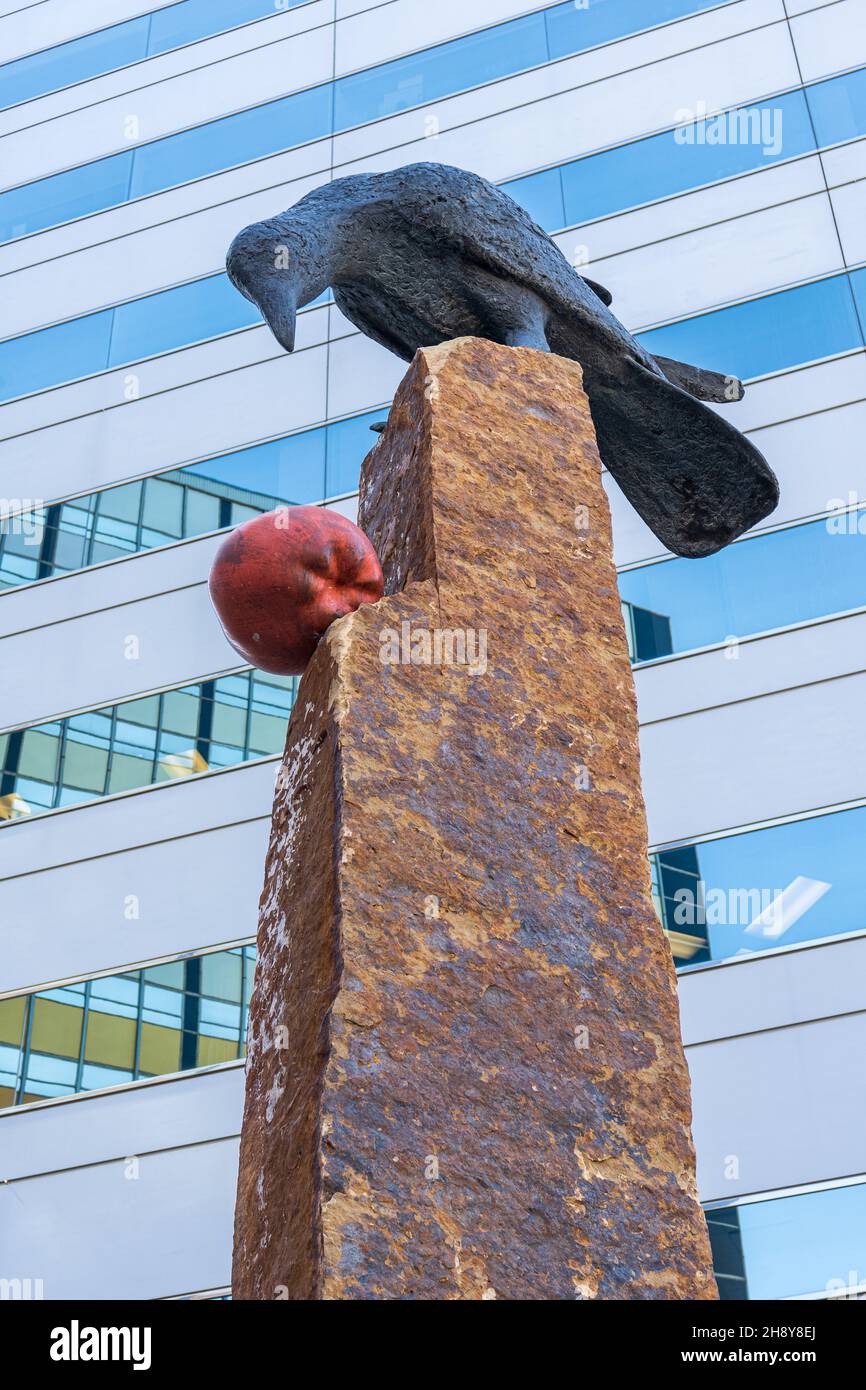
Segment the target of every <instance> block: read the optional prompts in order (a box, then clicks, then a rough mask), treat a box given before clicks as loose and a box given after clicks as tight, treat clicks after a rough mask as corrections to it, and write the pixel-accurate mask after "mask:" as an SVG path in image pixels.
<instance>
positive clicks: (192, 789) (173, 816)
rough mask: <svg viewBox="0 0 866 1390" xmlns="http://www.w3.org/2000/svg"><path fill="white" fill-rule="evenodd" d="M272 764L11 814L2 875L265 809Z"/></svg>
mask: <svg viewBox="0 0 866 1390" xmlns="http://www.w3.org/2000/svg"><path fill="white" fill-rule="evenodd" d="M276 768H277V760H276V759H273V758H272V759H268V760H265V761H262V762H256V763H243V764H241V765H240V766H239V767H233V768H226V769H225V770H224V771H222V772H212V773H207V774H205V775H203V776H197V777H187V778H185V779H184V780H183V781H179V782H161V783H159V784H158V785H156V786H153V787H146V788H144V789H142V790H141V791H135V792H126V793H124V794H123V795H120V796H114V797H110V798H109V799H107V800H103V801H91V802H87V803H85V804H84V805H82V806H75V807H70V808H69V809H67V810H62V811H53V812H51V813H50V814H49V815H46V816H40V817H38V818H37V819H35V820H32V821H30V822H27V821H26V820H17V821H12V822H10V823H9V824H7V825H5V826H4V827H3V830H2V832H0V881H6V880H7V879H8V880H12V879H13V878H14V877H16V876H20V875H24V874H32V875H35V876H38V875H39V874H41V873H43V872H44V871H47V870H49V869H55V868H58V867H62V866H64V865H66V864H74V863H78V862H79V861H83V860H86V859H94V858H99V859H101V858H102V857H104V856H105V857H108V856H111V855H117V854H121V853H124V852H125V851H126V850H128V849H130V848H135V847H137V846H141V845H150V844H157V843H161V842H162V841H163V840H166V839H171V838H172V837H174V836H178V835H190V836H195V835H200V834H204V833H205V832H206V831H210V830H214V829H219V828H220V827H222V826H225V825H234V824H240V822H241V821H246V820H251V819H253V820H254V819H256V818H257V817H259V816H262V815H270V809H271V803H272V801H273V788H274V777H275V776H276ZM34 882H35V878H34ZM3 919H4V915H3V914H2V913H0V921H2V920H3ZM35 945H36V946H38V941H36V942H35ZM151 954H159V953H158V952H155V953H151ZM107 964H111V962H110V961H109V962H107ZM94 968H97V967H94Z"/></svg>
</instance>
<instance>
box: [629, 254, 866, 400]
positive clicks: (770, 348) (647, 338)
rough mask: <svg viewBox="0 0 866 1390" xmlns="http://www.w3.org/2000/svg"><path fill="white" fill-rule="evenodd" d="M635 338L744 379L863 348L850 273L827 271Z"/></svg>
mask: <svg viewBox="0 0 866 1390" xmlns="http://www.w3.org/2000/svg"><path fill="white" fill-rule="evenodd" d="M638 337H639V339H640V341H641V342H642V343H643V345H644V347H646V348H648V349H649V351H650V352H653V353H657V354H660V355H661V356H662V357H675V358H677V359H678V360H680V361H683V362H694V363H695V365H696V366H699V367H709V368H711V369H715V370H716V371H720V372H733V373H734V374H735V375H736V376H739V377H741V378H742V379H743V380H744V381H747V380H748V379H749V378H750V377H756V376H764V375H766V374H767V373H769V372H782V371H785V370H786V369H787V368H789V367H796V366H799V365H800V363H802V362H813V361H817V360H818V359H819V358H821V357H831V356H833V354H834V353H838V352H849V351H850V350H851V349H852V348H855V347H862V345H863V330H862V327H861V324H860V321H859V319H858V317H857V311H856V308H855V303H854V294H853V289H852V282H851V278H849V276H847V275H831V276H828V278H827V279H825V280H815V281H813V282H812V283H811V284H809V285H798V286H797V287H796V288H795V289H791V290H779V291H777V293H775V294H767V295H764V296H763V297H762V298H760V299H750V300H748V301H747V302H746V303H745V304H733V305H731V306H730V308H727V309H714V310H713V311H712V312H711V313H709V314H696V315H695V316H694V317H693V318H689V319H680V321H679V322H678V323H672V324H667V325H666V326H665V327H664V328H653V329H650V331H649V332H647V333H639V334H638Z"/></svg>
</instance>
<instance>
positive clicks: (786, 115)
mask: <svg viewBox="0 0 866 1390" xmlns="http://www.w3.org/2000/svg"><path fill="white" fill-rule="evenodd" d="M716 141H718V143H716ZM814 147H815V141H814V138H813V136H812V128H811V125H810V123H809V114H808V112H807V110H806V102H805V98H804V96H803V93H802V92H789V93H788V94H787V95H786V96H783V97H777V98H774V100H773V101H772V102H768V103H766V104H765V105H763V106H752V107H744V108H743V109H742V110H739V111H733V112H728V113H725V114H724V115H723V116H721V117H719V118H717V119H716V120H715V121H714V120H712V119H711V120H707V121H699V122H697V123H696V124H694V125H690V126H683V127H681V128H680V129H678V130H672V131H665V132H664V133H663V134H661V135H653V136H650V137H649V138H648V139H646V140H637V141H634V142H633V143H632V144H628V145H621V146H619V148H617V149H615V150H607V151H605V152H604V153H603V154H597V155H590V156H588V157H587V158H586V159H579V160H576V161H575V162H574V163H573V164H566V165H564V166H563V169H562V185H563V194H564V199H565V224H571V223H573V222H586V221H589V220H590V219H592V218H595V217H605V216H607V214H609V213H611V212H616V211H618V210H620V209H621V208H624V207H629V206H632V207H633V206H636V205H637V204H639V203H648V202H651V201H652V200H653V199H654V198H666V197H670V196H671V195H672V194H674V193H681V192H683V191H685V190H686V189H688V188H696V187H698V186H699V185H700V184H704V183H713V182H714V181H715V180H716V179H727V178H733V177H734V176H735V175H737V174H742V173H745V172H747V171H748V170H750V169H759V168H763V167H764V166H766V165H767V164H770V163H772V162H773V161H774V160H776V159H791V158H793V157H794V156H795V155H800V154H803V153H804V152H805V151H807V150H811V149H814ZM510 191H511V189H510V186H509V192H510ZM548 225H549V224H548ZM560 225H563V224H560Z"/></svg>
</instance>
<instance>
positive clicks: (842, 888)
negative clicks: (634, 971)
mask: <svg viewBox="0 0 866 1390" xmlns="http://www.w3.org/2000/svg"><path fill="white" fill-rule="evenodd" d="M864 834H866V807H862V806H861V807H854V808H853V809H851V810H847V811H832V812H828V813H825V814H823V815H817V816H807V817H805V818H803V819H800V820H794V821H789V822H787V823H786V824H784V825H773V826H767V827H764V828H763V829H761V830H744V831H740V832H739V833H738V834H735V835H726V836H724V837H722V838H719V839H717V840H705V841H702V842H700V843H698V844H693V845H679V846H676V847H674V848H671V849H661V850H658V851H656V852H655V853H654V854H652V855H651V856H650V859H651V864H652V875H653V894H654V897H655V901H656V909H657V911H658V913H659V916H660V917H661V920H662V925H663V926H664V928H665V932H666V934H667V936H668V940H669V941H670V943H671V949H672V951H673V954H674V959H675V961H676V963H677V965H680V966H685V965H699V964H701V963H702V962H704V961H710V960H728V959H730V958H731V957H732V956H741V955H745V954H750V953H752V952H754V951H768V950H772V949H774V948H775V947H779V946H793V945H797V944H798V943H800V942H804V941H819V940H821V938H822V937H827V936H838V935H844V934H845V933H846V932H856V931H862V930H863V929H864V927H866V921H864V914H863V876H862V870H861V862H862V846H863V837H864Z"/></svg>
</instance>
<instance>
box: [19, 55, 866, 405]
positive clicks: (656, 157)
mask: <svg viewBox="0 0 866 1390" xmlns="http://www.w3.org/2000/svg"><path fill="white" fill-rule="evenodd" d="M376 71H378V70H376ZM861 74H862V85H863V88H864V90H866V69H862V70H859V71H858V72H857V73H849V74H847V75H846V76H845V77H840V78H833V79H832V80H831V82H829V83H816V84H813V86H812V87H806V88H803V89H798V90H796V91H793V92H787V93H783V94H782V95H781V96H778V97H773V98H771V99H770V100H769V101H767V102H765V103H764V104H763V105H761V106H751V107H744V108H742V110H741V111H737V112H731V113H728V118H729V119H734V118H735V117H736V118H738V119H742V120H743V121H745V122H749V121H750V120H751V119H752V118H755V120H756V121H757V124H756V125H755V133H756V135H757V136H759V137H760V138H759V139H757V140H756V141H730V140H727V139H726V140H725V142H724V143H720V144H711V143H707V140H706V138H692V139H691V140H690V141H687V142H685V143H681V144H678V143H677V139H676V135H677V133H676V132H674V131H665V132H664V133H663V134H661V135H654V136H650V137H648V138H647V139H644V140H636V141H633V142H632V143H630V144H627V145H621V146H618V147H617V148H616V149H613V150H606V151H604V152H602V153H601V154H597V155H587V156H585V157H584V158H582V159H577V160H572V161H571V162H569V163H566V164H562V165H560V166H558V167H556V168H553V169H545V170H542V171H541V172H540V173H538V174H530V175H528V176H527V177H525V178H521V179H512V180H511V181H510V182H507V183H504V184H503V185H502V187H503V188H504V189H505V191H506V192H508V193H509V194H510V195H511V197H513V198H515V199H516V200H517V202H519V203H521V204H522V205H523V206H524V207H525V208H527V210H528V211H529V212H530V213H531V214H532V216H533V217H534V218H535V220H536V221H537V222H539V223H540V225H541V226H542V227H544V228H545V229H546V230H547V231H549V232H553V231H557V230H559V229H561V228H562V227H565V226H568V225H572V224H574V223H577V222H581V221H587V220H589V219H591V218H595V217H602V216H606V215H607V214H608V213H611V212H616V211H620V210H622V209H623V208H624V207H626V206H635V205H637V204H640V203H643V202H648V201H651V200H652V199H654V198H664V197H670V196H671V195H672V194H675V193H679V192H683V191H685V190H687V189H689V188H695V187H698V186H699V185H701V184H706V183H711V182H713V181H714V180H717V179H725V178H733V177H735V176H736V175H737V174H740V173H744V172H747V171H748V170H749V169H753V168H760V167H763V166H764V165H766V163H767V162H768V161H772V160H773V159H789V158H792V157H793V156H795V155H798V154H802V153H805V152H807V151H809V150H811V149H814V148H816V146H815V141H814V138H813V136H812V127H811V124H810V120H809V114H808V110H807V100H808V101H811V100H812V96H813V93H814V92H815V91H817V89H818V88H821V89H824V88H827V89H828V92H829V89H830V88H832V87H833V86H834V84H840V92H839V93H838V94H837V98H835V99H834V101H837V102H838V103H841V104H842V106H843V107H844V108H845V109H847V106H846V105H845V103H847V101H848V97H847V95H846V90H847V88H846V85H845V84H849V83H850V82H851V81H852V80H853V79H854V78H857V79H858V81H860V80H861ZM361 76H366V74H361ZM857 90H858V91H859V87H858V88H857ZM831 95H832V94H830V95H827V96H825V97H824V98H823V100H825V101H826V102H827V103H830V102H831ZM864 100H866V98H864ZM832 109H835V105H834V106H833V108H832ZM858 112H859V106H858V108H857V111H855V113H854V114H853V115H852V116H850V118H849V122H848V124H850V121H851V120H854V119H856V120H860V115H859V114H858ZM231 119H234V117H232V118H231ZM714 119H715V118H714ZM833 119H835V118H833ZM840 119H841V118H840ZM824 124H825V125H826V126H827V129H828V130H831V129H833V128H835V127H833V126H832V122H831V118H830V117H828V118H827V119H826V120H825V122H824ZM707 125H708V122H707V121H704V122H698V123H697V124H696V125H695V126H694V127H692V128H690V129H692V130H693V131H696V132H700V131H701V130H704V129H705V127H706V126H707ZM840 128H844V129H846V130H847V129H848V125H844V124H843V126H842V127H840ZM202 129H208V130H209V129H210V127H202ZM776 131H778V137H779V144H778V149H775V147H773V148H769V147H768V146H767V144H766V141H765V136H766V139H770V138H771V134H775V133H776ZM864 131H866V114H864V115H863V119H862V120H860V128H859V130H858V131H857V134H859V135H862V134H863V133H864ZM198 138H199V137H198V136H196V139H198ZM762 142H763V143H762ZM88 167H89V166H88ZM0 202H2V198H0ZM857 274H858V273H857V272H855V275H854V277H853V280H854V283H855V296H856V295H857V293H858V288H857ZM838 278H839V277H836V279H837V280H838ZM861 278H862V273H861ZM860 293H861V294H862V291H860ZM325 298H327V296H323V300H324V299H325ZM317 302H318V301H317ZM810 307H811V301H810V303H808V304H806V305H805V307H804V311H803V312H804V313H805V316H806V317H807V318H808V313H809V309H810ZM832 307H833V306H830V307H829V308H828V310H827V312H828V314H829V313H831V312H832ZM862 309H863V306H862V304H861V312H862ZM849 318H850V305H849V306H848V308H847V309H846V313H845V318H844V322H843V325H842V333H843V336H845V334H846V333H847V332H848V331H849V330H848V328H846V326H845V325H846V324H848V320H849ZM261 321H262V317H261V314H260V313H259V310H258V309H257V308H256V306H255V305H253V304H250V302H249V301H248V300H246V299H244V298H243V296H242V295H240V294H238V293H237V291H236V290H235V289H234V287H233V286H232V284H231V283H230V281H229V279H228V277H227V276H226V275H225V274H223V273H219V274H216V275H208V276H205V277H203V278H202V279H200V280H193V281H190V282H188V283H186V284H183V285H177V286H176V287H175V288H173V289H169V290H161V291H158V292H157V293H156V294H150V295H145V296H143V297H142V298H141V299H136V300H131V301H129V302H128V303H126V304H119V305H117V306H116V307H115V308H113V309H102V310H99V311H97V312H96V313H93V314H85V315H82V316H81V317H79V318H76V319H70V320H68V321H66V322H65V323H60V324H55V325H54V326H53V327H50V328H41V329H37V330H35V331H34V332H32V333H26V334H21V335H19V336H18V337H17V338H9V339H7V340H6V341H5V342H0V400H9V399H11V398H12V397H14V396H19V395H25V394H26V393H28V392H30V391H40V390H45V389H47V388H48V387H51V386H57V385H60V384H61V383H63V382H65V381H74V380H77V379H78V378H80V377H83V376H88V375H90V374H91V373H94V372H101V371H106V370H107V369H108V368H110V367H118V366H122V365H124V364H126V363H129V362H136V361H139V360H140V359H141V358H143V357H149V356H154V355H156V354H157V353H161V352H169V351H172V350H173V349H175V348H181V347H187V346H189V345H190V344H192V343H195V342H201V341H203V340H204V339H206V338H211V337H216V336H218V335H220V334H223V333H231V332H233V331H235V330H237V329H241V328H247V327H251V326H252V325H254V324H257V323H261ZM659 331H660V332H662V333H664V332H667V331H668V330H667V329H662V330H659ZM831 350H836V349H831ZM812 355H813V356H816V355H818V356H822V355H825V353H824V352H823V351H821V352H817V353H813V354H812Z"/></svg>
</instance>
